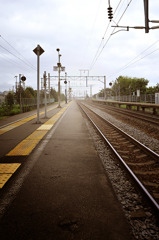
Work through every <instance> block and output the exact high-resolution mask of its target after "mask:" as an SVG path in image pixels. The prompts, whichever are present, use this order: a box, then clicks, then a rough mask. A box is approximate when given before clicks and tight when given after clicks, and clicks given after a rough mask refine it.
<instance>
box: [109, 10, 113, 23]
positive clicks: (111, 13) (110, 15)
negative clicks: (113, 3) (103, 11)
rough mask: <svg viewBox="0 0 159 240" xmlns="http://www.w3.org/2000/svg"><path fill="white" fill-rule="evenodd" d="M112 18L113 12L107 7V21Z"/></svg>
mask: <svg viewBox="0 0 159 240" xmlns="http://www.w3.org/2000/svg"><path fill="white" fill-rule="evenodd" d="M112 18H113V10H112V7H108V19H110V22H111V20H112Z"/></svg>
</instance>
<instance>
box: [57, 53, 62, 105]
mask: <svg viewBox="0 0 159 240" xmlns="http://www.w3.org/2000/svg"><path fill="white" fill-rule="evenodd" d="M56 51H57V52H58V63H57V67H58V72H59V79H58V108H61V106H60V95H61V91H60V69H61V63H60V57H61V56H62V55H61V54H60V53H59V52H60V49H59V48H57V49H56Z"/></svg>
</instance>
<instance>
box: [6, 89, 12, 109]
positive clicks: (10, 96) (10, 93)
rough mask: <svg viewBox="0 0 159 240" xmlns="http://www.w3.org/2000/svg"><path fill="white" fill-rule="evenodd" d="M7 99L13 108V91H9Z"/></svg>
mask: <svg viewBox="0 0 159 240" xmlns="http://www.w3.org/2000/svg"><path fill="white" fill-rule="evenodd" d="M5 100H6V103H7V105H9V107H10V108H12V107H13V105H14V95H13V93H12V92H9V93H8V94H7V95H6V98H5Z"/></svg>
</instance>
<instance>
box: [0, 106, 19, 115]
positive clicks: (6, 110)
mask: <svg viewBox="0 0 159 240" xmlns="http://www.w3.org/2000/svg"><path fill="white" fill-rule="evenodd" d="M18 113H20V108H19V106H17V105H14V106H12V109H10V107H9V106H7V105H5V104H2V106H1V107H0V116H11V115H15V114H18Z"/></svg>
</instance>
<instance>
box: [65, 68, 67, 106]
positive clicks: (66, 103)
mask: <svg viewBox="0 0 159 240" xmlns="http://www.w3.org/2000/svg"><path fill="white" fill-rule="evenodd" d="M65 81H66V84H65V102H66V104H67V73H66V72H65Z"/></svg>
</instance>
